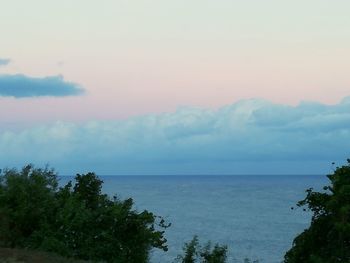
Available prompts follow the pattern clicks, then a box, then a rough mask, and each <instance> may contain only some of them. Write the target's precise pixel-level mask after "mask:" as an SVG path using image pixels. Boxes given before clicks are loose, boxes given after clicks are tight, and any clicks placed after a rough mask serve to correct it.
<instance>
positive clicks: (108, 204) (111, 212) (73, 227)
mask: <svg viewBox="0 0 350 263" xmlns="http://www.w3.org/2000/svg"><path fill="white" fill-rule="evenodd" d="M0 180H1V181H0V245H1V246H10V247H27V248H32V249H41V250H45V251H51V252H56V253H59V254H61V255H63V256H67V257H75V258H79V259H88V260H104V261H107V262H130V263H133V262H135V263H142V262H147V261H148V256H149V251H150V249H152V248H158V249H162V250H164V251H166V250H167V246H166V239H165V238H164V231H159V230H157V229H159V228H166V227H168V226H167V225H165V224H164V220H162V219H161V218H159V217H157V216H155V215H154V214H152V213H150V212H148V211H143V212H141V213H139V212H137V211H135V210H133V200H132V199H127V200H123V201H122V200H118V199H117V198H116V197H114V198H113V199H110V198H109V197H108V196H107V195H104V194H102V193H101V187H102V181H101V180H100V179H98V177H97V176H96V175H95V174H94V173H88V174H86V175H79V174H78V175H77V176H76V178H75V180H76V183H75V184H74V186H73V184H72V183H71V182H69V183H68V184H67V185H65V186H64V187H62V188H59V189H58V188H57V185H58V184H57V176H56V174H55V173H54V171H53V170H49V169H47V168H45V169H35V168H33V167H32V166H27V167H25V168H23V169H22V171H19V172H18V171H16V170H14V169H12V170H5V171H4V172H3V173H2V175H1V177H0Z"/></svg>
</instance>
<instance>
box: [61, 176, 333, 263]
mask: <svg viewBox="0 0 350 263" xmlns="http://www.w3.org/2000/svg"><path fill="white" fill-rule="evenodd" d="M101 178H102V180H103V181H104V187H103V191H104V192H105V193H107V194H109V195H114V194H117V196H118V197H120V198H122V199H126V198H129V197H132V198H133V199H134V201H135V208H136V209H138V210H140V211H141V210H144V209H147V210H149V211H152V212H154V213H155V214H157V215H160V216H163V217H164V218H165V219H166V220H167V221H168V222H170V223H172V226H171V227H170V228H168V229H167V230H166V238H167V239H168V245H169V251H168V252H160V251H153V252H152V257H151V262H152V263H158V262H159V263H164V262H173V260H174V259H175V258H176V256H177V255H178V254H179V253H180V252H181V251H182V246H183V244H184V242H187V241H189V240H190V239H191V238H192V237H193V236H194V235H198V236H199V239H200V241H202V242H203V243H205V242H206V241H208V240H212V241H213V242H218V243H221V244H226V245H228V247H229V258H228V259H229V260H228V262H243V260H244V258H249V259H251V260H259V262H260V263H265V262H266V263H278V262H281V261H282V259H283V255H284V253H285V252H286V251H287V250H288V249H289V248H290V247H291V244H292V241H293V238H294V237H295V236H296V235H297V234H298V233H300V232H302V231H303V230H304V229H305V228H307V227H308V225H309V223H310V214H309V213H307V212H304V211H303V210H302V209H300V208H299V209H294V210H291V207H292V206H295V204H296V202H297V201H298V200H301V199H303V197H304V196H305V190H306V189H307V188H309V187H314V188H315V189H321V187H322V186H324V185H326V184H327V178H326V177H325V176H311V175H310V176H300V175H297V176H285V175H284V176H266V175H259V176H251V175H248V176H214V175H213V176H192V175H191V176H104V177H101ZM65 180H66V179H63V181H65Z"/></svg>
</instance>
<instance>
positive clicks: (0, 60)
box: [0, 58, 11, 67]
mask: <svg viewBox="0 0 350 263" xmlns="http://www.w3.org/2000/svg"><path fill="white" fill-rule="evenodd" d="M10 62H11V59H8V58H0V67H1V66H6V65H8V64H9V63H10Z"/></svg>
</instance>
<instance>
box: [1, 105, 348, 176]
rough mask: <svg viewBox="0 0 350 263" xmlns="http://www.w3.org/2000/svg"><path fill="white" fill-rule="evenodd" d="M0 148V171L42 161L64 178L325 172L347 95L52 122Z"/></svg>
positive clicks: (342, 138)
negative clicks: (323, 100) (325, 100)
mask: <svg viewBox="0 0 350 263" xmlns="http://www.w3.org/2000/svg"><path fill="white" fill-rule="evenodd" d="M0 149H2V150H1V151H0V161H1V163H0V165H2V166H4V165H10V166H11V165H23V164H24V163H27V162H33V163H36V164H40V165H42V164H44V163H47V162H48V163H50V164H51V165H53V166H54V167H57V168H58V170H59V171H61V172H63V173H73V172H82V171H85V170H86V171H87V170H93V171H96V172H98V173H101V174H198V173H199V174H216V173H220V174H246V173H254V174H260V173H264V174H266V173H268V174H269V173H283V174H295V173H322V174H324V173H327V172H329V168H330V163H331V162H332V161H338V160H339V161H342V160H345V158H347V157H349V156H350V98H346V99H344V100H343V101H342V102H340V103H339V104H337V105H324V104H320V103H314V102H303V103H300V104H299V105H298V106H295V107H292V106H286V105H279V104H273V103H271V102H268V101H264V100H257V99H253V100H244V101H240V102H238V103H235V104H232V105H229V106H225V107H222V108H220V109H218V110H208V109H201V108H191V107H183V108H180V109H178V110H177V111H176V112H173V113H165V114H158V115H147V116H141V117H136V118H130V119H128V120H124V121H105V122H102V121H98V122H89V123H85V124H83V125H78V124H73V123H63V122H57V123H55V124H52V125H48V126H40V127H35V128H30V129H25V130H23V131H20V132H11V131H2V132H0ZM325 167H326V168H327V169H328V170H325Z"/></svg>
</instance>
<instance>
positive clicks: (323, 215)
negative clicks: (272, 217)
mask: <svg viewBox="0 0 350 263" xmlns="http://www.w3.org/2000/svg"><path fill="white" fill-rule="evenodd" d="M328 178H329V180H330V186H325V187H324V191H323V192H315V191H314V190H313V189H312V188H311V189H308V190H307V191H306V193H307V195H306V198H305V199H304V200H302V201H300V202H299V203H298V204H297V205H298V206H299V207H300V206H307V207H308V209H309V210H310V211H311V212H312V214H313V215H312V219H311V225H310V227H309V228H308V229H306V230H305V231H304V232H303V233H301V234H300V235H299V236H297V237H296V238H295V239H294V242H293V247H292V248H291V249H290V250H289V251H288V252H287V253H286V255H285V260H284V262H285V263H299V262H304V263H335V262H337V263H338V262H339V263H349V262H350V160H349V159H348V164H347V165H344V166H342V167H337V168H336V170H335V171H334V173H333V174H330V175H328Z"/></svg>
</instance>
